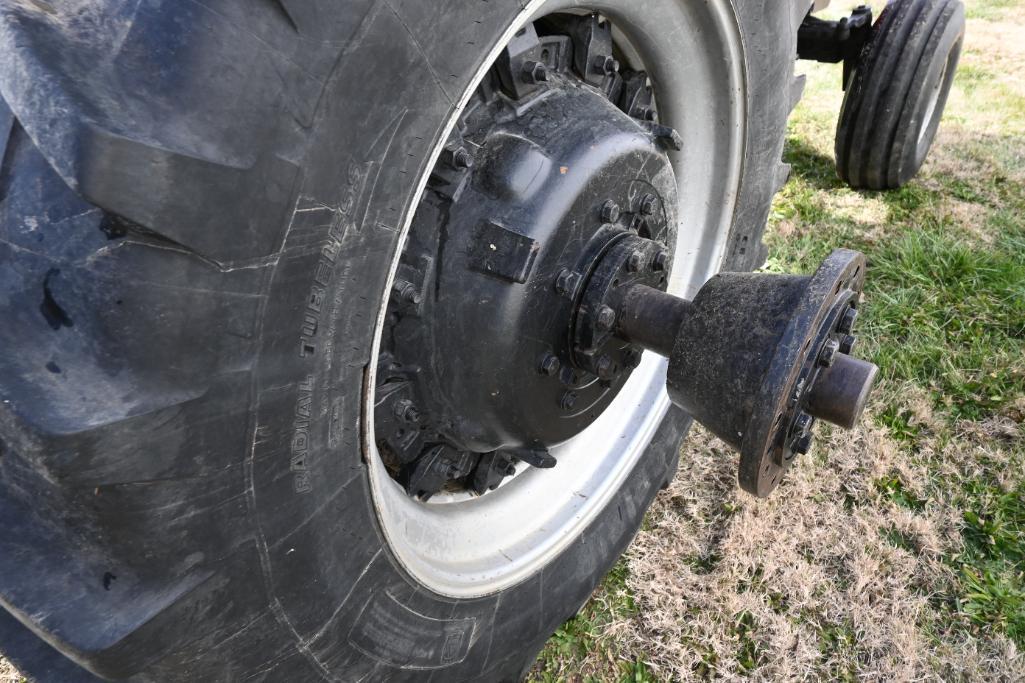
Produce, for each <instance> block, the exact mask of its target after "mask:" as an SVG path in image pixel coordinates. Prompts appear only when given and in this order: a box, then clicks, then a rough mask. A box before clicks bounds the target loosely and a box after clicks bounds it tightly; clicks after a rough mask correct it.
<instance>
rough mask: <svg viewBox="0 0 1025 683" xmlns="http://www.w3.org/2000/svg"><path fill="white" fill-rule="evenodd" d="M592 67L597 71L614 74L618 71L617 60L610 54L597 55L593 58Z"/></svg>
mask: <svg viewBox="0 0 1025 683" xmlns="http://www.w3.org/2000/svg"><path fill="white" fill-rule="evenodd" d="M594 68H595V69H597V70H598V72H599V73H603V74H614V73H616V72H617V71H619V60H618V59H615V58H614V57H613V56H612V55H598V56H597V57H595V58H594Z"/></svg>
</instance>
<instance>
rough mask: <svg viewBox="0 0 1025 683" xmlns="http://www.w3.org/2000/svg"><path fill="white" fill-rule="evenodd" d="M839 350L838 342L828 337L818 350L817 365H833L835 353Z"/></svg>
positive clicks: (827, 366) (825, 366)
mask: <svg viewBox="0 0 1025 683" xmlns="http://www.w3.org/2000/svg"><path fill="white" fill-rule="evenodd" d="M839 352H840V342H838V341H837V340H835V339H830V340H829V341H827V342H826V343H825V344H823V345H822V350H821V351H820V352H819V365H821V366H822V367H824V368H829V367H832V366H833V363H835V362H836V354H837V353H839Z"/></svg>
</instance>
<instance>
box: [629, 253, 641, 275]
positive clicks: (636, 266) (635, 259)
mask: <svg viewBox="0 0 1025 683" xmlns="http://www.w3.org/2000/svg"><path fill="white" fill-rule="evenodd" d="M643 267H644V254H643V253H642V252H640V251H633V252H631V253H630V256H629V257H628V258H627V260H626V269H627V270H628V271H630V272H631V273H636V272H637V271H639V270H640V269H641V268H643Z"/></svg>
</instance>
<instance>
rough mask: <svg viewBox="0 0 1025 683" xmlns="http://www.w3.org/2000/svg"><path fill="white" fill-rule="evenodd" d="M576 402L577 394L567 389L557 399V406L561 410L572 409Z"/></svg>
mask: <svg viewBox="0 0 1025 683" xmlns="http://www.w3.org/2000/svg"><path fill="white" fill-rule="evenodd" d="M576 403H577V395H576V394H575V393H574V392H572V391H567V392H566V393H565V394H563V395H562V398H560V399H559V407H560V408H562V409H563V410H573V406H575V405H576Z"/></svg>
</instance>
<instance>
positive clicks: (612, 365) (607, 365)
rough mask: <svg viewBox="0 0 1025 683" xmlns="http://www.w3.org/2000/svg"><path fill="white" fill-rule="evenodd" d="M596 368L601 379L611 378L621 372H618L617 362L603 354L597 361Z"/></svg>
mask: <svg viewBox="0 0 1025 683" xmlns="http://www.w3.org/2000/svg"><path fill="white" fill-rule="evenodd" d="M594 369H595V372H596V373H597V375H598V378H599V379H604V380H610V379H612V378H613V377H615V376H616V375H617V374H619V373H617V372H616V362H615V361H614V360H612V359H611V358H609V357H608V356H602V357H601V358H599V359H598V360H597V361H595V363H594Z"/></svg>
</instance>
